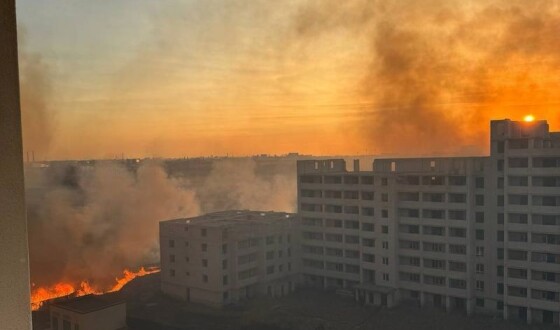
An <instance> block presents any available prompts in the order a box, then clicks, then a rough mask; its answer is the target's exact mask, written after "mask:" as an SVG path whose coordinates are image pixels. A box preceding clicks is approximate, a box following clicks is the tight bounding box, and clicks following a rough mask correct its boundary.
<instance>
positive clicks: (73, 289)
mask: <svg viewBox="0 0 560 330" xmlns="http://www.w3.org/2000/svg"><path fill="white" fill-rule="evenodd" d="M157 272H159V268H157V267H150V268H147V269H146V268H144V267H141V268H140V269H139V270H138V271H136V272H134V271H131V270H128V269H125V270H124V271H123V275H122V277H116V278H115V282H116V283H115V284H114V285H113V286H112V287H111V288H109V289H108V290H100V289H97V288H94V287H92V286H91V285H90V284H89V282H88V281H87V280H86V281H82V282H80V283H79V284H77V285H76V284H72V283H66V282H60V283H57V284H54V285H52V286H49V287H38V288H36V287H35V284H32V288H31V310H37V309H39V308H40V307H41V306H42V305H43V303H44V302H45V301H46V300H50V299H55V298H60V297H64V296H68V295H74V296H76V297H80V296H84V295H87V294H103V293H108V292H115V291H119V290H120V289H122V288H123V286H125V285H126V284H127V283H128V282H130V281H132V280H133V279H135V278H136V277H138V276H144V275H148V274H152V273H157Z"/></svg>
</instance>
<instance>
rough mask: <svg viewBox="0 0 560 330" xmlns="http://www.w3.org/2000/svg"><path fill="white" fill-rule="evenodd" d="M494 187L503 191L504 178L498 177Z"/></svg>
mask: <svg viewBox="0 0 560 330" xmlns="http://www.w3.org/2000/svg"><path fill="white" fill-rule="evenodd" d="M496 187H497V188H498V189H504V177H501V176H500V177H498V179H497V182H496Z"/></svg>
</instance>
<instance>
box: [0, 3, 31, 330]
mask: <svg viewBox="0 0 560 330" xmlns="http://www.w3.org/2000/svg"><path fill="white" fill-rule="evenodd" d="M0 45H1V46H0V154H1V156H0V251H1V252H0V265H1V267H2V271H0V320H2V325H1V327H2V329H8V330H11V329H14V330H21V329H31V310H30V293H29V262H28V249H27V225H26V220H25V201H24V186H23V157H22V156H23V151H22V138H21V113H20V102H19V73H18V57H17V31H16V11H15V1H14V0H4V1H0Z"/></svg>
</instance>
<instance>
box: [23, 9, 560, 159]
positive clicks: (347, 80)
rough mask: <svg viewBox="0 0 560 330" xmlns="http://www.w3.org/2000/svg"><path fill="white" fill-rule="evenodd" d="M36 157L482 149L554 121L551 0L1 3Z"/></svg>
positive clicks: (558, 117)
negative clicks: (536, 123)
mask: <svg viewBox="0 0 560 330" xmlns="http://www.w3.org/2000/svg"><path fill="white" fill-rule="evenodd" d="M16 3H17V14H18V26H19V40H20V80H21V98H22V111H23V130H24V149H25V151H33V152H34V153H35V155H36V158H37V159H78V158H113V157H121V155H123V154H124V155H125V157H185V156H203V155H226V154H229V155H247V154H260V153H269V154H282V153H288V152H300V153H304V154H315V155H335V154H336V155H352V154H374V153H375V154H382V153H386V154H399V155H405V156H406V155H418V154H438V155H442V154H449V155H457V154H460V155H465V154H468V155H480V154H485V153H487V149H488V147H487V144H488V143H487V140H488V127H489V120H491V119H502V118H511V119H514V120H520V119H521V118H523V116H524V115H526V114H529V113H531V114H533V115H535V117H536V118H537V119H548V121H549V123H550V125H551V128H552V129H558V128H560V111H559V110H558V109H559V106H560V92H559V90H560V89H559V88H558V87H559V82H560V72H559V71H560V65H559V64H560V42H559V41H560V40H558V39H559V38H560V6H559V1H557V0H546V1H545V0H507V1H506V0H492V1H482V0H481V1H475V0H470V1H459V0H446V1H443V0H425V1H413V0H386V1H374V0H372V1H368V0H349V1H344V2H341V1H335V0H284V1H268V0H244V1H242V0H220V1H219V0H182V1H179V0H161V1H153V0H151V1H148V0H119V1H114V0H99V1H88V0H49V1H35V0H18V1H17V2H16Z"/></svg>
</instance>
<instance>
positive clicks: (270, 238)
mask: <svg viewBox="0 0 560 330" xmlns="http://www.w3.org/2000/svg"><path fill="white" fill-rule="evenodd" d="M271 244H274V236H267V237H266V245H271Z"/></svg>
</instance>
